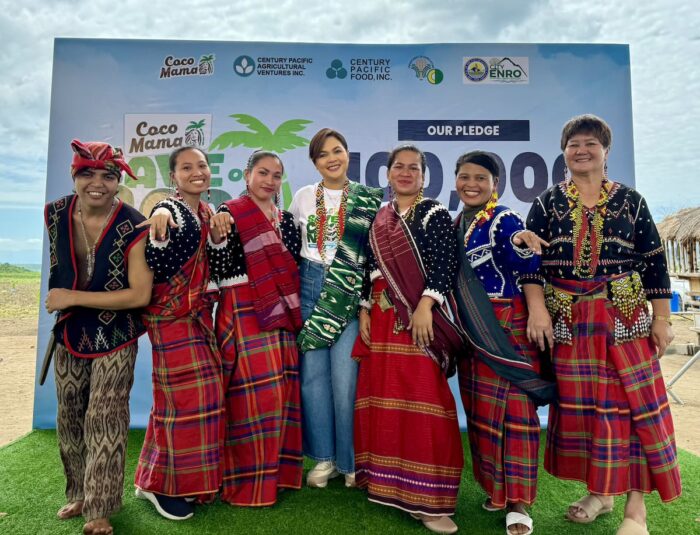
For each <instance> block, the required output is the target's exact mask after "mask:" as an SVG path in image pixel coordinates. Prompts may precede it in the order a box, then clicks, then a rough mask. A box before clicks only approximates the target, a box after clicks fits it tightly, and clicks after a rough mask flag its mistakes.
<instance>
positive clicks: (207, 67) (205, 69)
mask: <svg viewBox="0 0 700 535" xmlns="http://www.w3.org/2000/svg"><path fill="white" fill-rule="evenodd" d="M199 74H214V54H209V55H208V56H202V57H201V58H199Z"/></svg>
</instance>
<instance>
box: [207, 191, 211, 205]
mask: <svg viewBox="0 0 700 535" xmlns="http://www.w3.org/2000/svg"><path fill="white" fill-rule="evenodd" d="M207 202H208V203H210V202H211V188H207Z"/></svg>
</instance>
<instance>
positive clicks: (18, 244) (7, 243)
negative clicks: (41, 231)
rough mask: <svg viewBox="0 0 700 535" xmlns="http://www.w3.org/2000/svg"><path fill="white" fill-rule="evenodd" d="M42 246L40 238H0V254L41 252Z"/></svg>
mask: <svg viewBox="0 0 700 535" xmlns="http://www.w3.org/2000/svg"><path fill="white" fill-rule="evenodd" d="M41 245H42V240H41V239H40V238H29V239H27V240H17V239H14V238H0V253H4V252H8V251H13V252H19V251H41Z"/></svg>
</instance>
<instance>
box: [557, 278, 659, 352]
mask: <svg viewBox="0 0 700 535" xmlns="http://www.w3.org/2000/svg"><path fill="white" fill-rule="evenodd" d="M600 299H604V300H607V301H609V302H610V304H611V305H612V306H611V307H610V309H611V310H610V312H611V316H612V317H613V321H614V332H613V337H614V343H615V345H618V344H622V343H625V342H629V341H631V340H636V339H638V338H646V337H647V336H649V334H650V328H651V316H650V315H649V309H648V307H647V299H646V293H645V291H644V286H643V285H642V280H641V278H640V276H639V273H637V272H636V271H630V272H627V273H623V274H622V275H617V276H614V277H597V278H595V279H591V280H589V281H571V280H566V279H556V278H554V279H552V280H551V282H550V284H548V285H547V286H546V288H545V303H546V305H547V310H549V314H550V316H551V317H552V324H553V329H554V340H555V342H557V343H560V344H566V345H571V344H572V343H573V330H574V329H573V323H572V321H573V315H572V307H573V306H574V305H575V304H577V303H584V302H586V301H595V300H600Z"/></svg>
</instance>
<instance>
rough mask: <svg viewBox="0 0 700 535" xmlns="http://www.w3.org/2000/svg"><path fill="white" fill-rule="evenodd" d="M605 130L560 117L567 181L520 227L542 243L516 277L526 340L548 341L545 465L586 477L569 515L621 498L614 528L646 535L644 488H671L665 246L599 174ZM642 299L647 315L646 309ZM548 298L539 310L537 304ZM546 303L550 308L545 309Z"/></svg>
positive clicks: (580, 516) (643, 206)
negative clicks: (553, 384)
mask: <svg viewBox="0 0 700 535" xmlns="http://www.w3.org/2000/svg"><path fill="white" fill-rule="evenodd" d="M611 141H612V132H611V131H610V128H609V127H608V125H607V124H606V123H605V121H603V120H602V119H600V118H599V117H596V116H594V115H581V116H578V117H574V118H573V119H571V120H569V121H568V122H567V123H566V124H565V125H564V129H563V131H562V137H561V149H562V151H563V153H564V160H565V162H566V166H567V167H568V170H569V172H570V173H571V176H570V178H567V179H566V180H564V181H563V182H561V183H559V184H556V185H554V186H552V187H551V188H549V189H548V190H547V191H545V192H544V193H542V194H541V195H540V196H539V197H538V198H537V199H536V200H535V202H534V204H533V206H532V208H531V210H530V214H529V215H528V218H527V226H528V228H529V229H530V230H532V231H534V232H535V233H537V234H538V235H539V236H540V237H541V238H543V239H545V240H547V241H548V242H549V244H550V247H548V248H545V249H544V251H543V256H542V268H541V270H540V271H539V272H538V273H537V274H535V275H532V276H527V277H522V278H521V282H522V283H524V284H525V286H524V289H525V292H526V294H527V293H530V292H531V293H533V295H534V298H533V299H528V305H529V309H530V317H529V319H528V327H527V330H528V336H529V337H530V339H531V340H535V341H537V343H538V344H539V345H540V347H544V345H545V342H546V343H548V344H549V345H550V347H552V363H553V366H554V373H555V375H556V379H557V386H558V393H559V399H558V401H557V402H556V403H554V404H552V405H551V407H550V416H549V429H548V433H547V448H546V454H545V469H546V470H547V471H548V472H550V473H552V474H553V475H555V476H556V477H559V478H562V479H573V480H575V481H581V482H583V483H585V484H586V486H587V489H588V495H586V496H585V497H583V498H582V499H580V500H579V501H577V502H575V503H573V504H572V505H571V506H570V507H569V510H568V512H567V518H568V519H569V520H571V521H572V522H577V523H589V522H593V521H594V520H595V519H596V517H598V516H599V515H601V514H603V513H607V512H610V511H611V510H612V508H613V497H614V496H616V495H622V494H626V495H627V502H626V506H625V513H624V517H625V518H624V521H623V523H622V525H621V527H620V529H619V530H618V534H637V533H639V534H644V533H647V530H646V508H645V505H644V494H645V493H650V492H652V491H653V490H656V491H658V493H659V496H660V497H661V500H662V501H664V502H666V501H671V500H673V499H675V498H677V497H678V496H679V495H680V493H681V481H680V474H679V470H678V460H677V456H676V445H675V441H674V433H673V422H672V420H671V412H670V410H669V406H668V400H667V398H666V388H665V386H664V381H663V377H662V376H661V370H660V367H659V358H660V357H661V356H662V355H663V354H664V351H665V349H666V348H667V346H668V344H669V343H670V342H671V340H672V339H673V331H672V330H671V322H670V321H669V320H670V297H671V291H670V281H669V276H668V271H667V267H666V258H665V256H664V250H663V245H662V243H661V240H660V238H659V234H658V232H657V230H656V226H655V225H654V221H653V220H652V217H651V214H650V212H649V208H648V206H647V203H646V201H645V200H644V198H643V197H642V196H641V195H640V194H639V193H637V192H636V191H635V190H633V189H631V188H629V187H627V186H625V185H623V184H620V183H619V182H614V181H612V180H610V179H609V178H608V177H607V173H606V167H607V160H608V155H609V153H610V145H611ZM647 300H649V301H651V307H652V309H653V313H652V314H649V311H648V307H647ZM545 304H546V308H545ZM548 311H549V312H548Z"/></svg>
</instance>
